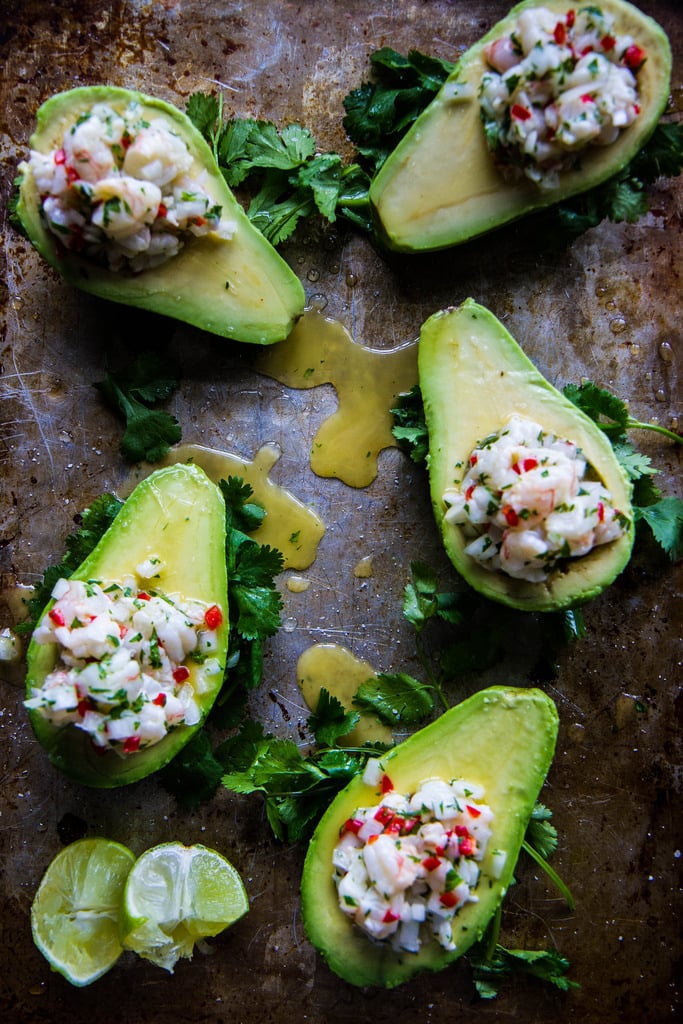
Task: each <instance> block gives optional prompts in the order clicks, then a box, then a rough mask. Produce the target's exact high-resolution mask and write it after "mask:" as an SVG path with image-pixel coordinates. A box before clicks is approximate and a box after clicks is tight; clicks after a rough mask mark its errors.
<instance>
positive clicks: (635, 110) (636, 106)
mask: <svg viewBox="0 0 683 1024" xmlns="http://www.w3.org/2000/svg"><path fill="white" fill-rule="evenodd" d="M633 113H634V114H639V113H640V104H639V103H634V104H633Z"/></svg>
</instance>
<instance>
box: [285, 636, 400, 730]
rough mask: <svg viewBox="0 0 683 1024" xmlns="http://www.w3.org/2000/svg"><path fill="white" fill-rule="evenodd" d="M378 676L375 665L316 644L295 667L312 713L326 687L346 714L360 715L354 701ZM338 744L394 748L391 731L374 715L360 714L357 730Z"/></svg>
mask: <svg viewBox="0 0 683 1024" xmlns="http://www.w3.org/2000/svg"><path fill="white" fill-rule="evenodd" d="M376 675H377V672H376V671H375V669H374V668H373V667H372V665H370V664H369V663H368V662H367V661H362V660H361V659H360V658H357V657H356V656H355V655H354V654H352V653H351V651H349V650H348V649H347V648H346V647H341V646H340V645H338V644H313V646H312V647H309V648H307V649H306V650H305V651H304V652H303V654H301V655H300V657H299V660H298V662H297V666H296V678H297V681H298V683H299V687H300V688H301V694H302V696H303V698H304V700H305V701H306V704H307V705H308V707H309V708H310V710H311V711H315V709H316V707H317V704H318V698H319V696H320V691H321V689H322V688H323V687H324V688H325V689H326V690H327V691H328V693H329V694H330V695H331V696H332V697H336V698H337V700H338V701H339V702H340V704H342V705H343V706H344V709H345V710H346V711H358V708H355V707H354V706H353V703H352V701H353V697H354V695H355V693H356V691H357V689H358V687H359V686H360V685H361V683H364V682H366V680H368V679H374V678H375V677H376ZM339 743H340V744H341V745H342V746H352V747H356V746H361V745H362V744H363V743H386V744H391V743H393V736H392V732H391V729H390V728H389V727H388V726H386V725H382V723H381V722H380V721H379V720H378V719H377V718H375V716H374V715H370V714H366V713H364V712H360V720H359V722H358V724H357V725H356V727H355V728H354V729H353V730H352V731H351V732H349V733H347V734H346V736H342V737H341V738H340V739H339Z"/></svg>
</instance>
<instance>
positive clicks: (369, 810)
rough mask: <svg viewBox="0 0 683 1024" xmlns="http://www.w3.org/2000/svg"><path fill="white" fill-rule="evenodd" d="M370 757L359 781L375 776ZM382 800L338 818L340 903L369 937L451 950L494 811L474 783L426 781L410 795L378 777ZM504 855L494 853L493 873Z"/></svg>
mask: <svg viewBox="0 0 683 1024" xmlns="http://www.w3.org/2000/svg"><path fill="white" fill-rule="evenodd" d="M378 765H379V762H378V761H376V760H374V759H373V760H371V761H369V762H368V766H367V768H366V773H365V775H366V778H367V777H369V776H371V775H372V776H373V777H374V775H376V774H377V766H378ZM379 781H380V788H381V792H382V799H381V801H380V803H379V804H377V805H375V806H372V807H359V808H357V809H356V810H355V811H354V812H353V814H352V815H351V817H350V818H349V819H348V820H347V821H346V822H344V824H343V825H342V827H341V830H340V838H339V842H338V843H337V845H336V847H335V849H334V852H333V858H332V859H333V868H334V873H333V877H334V881H335V885H336V887H337V894H338V898H339V907H340V909H341V911H342V912H343V913H344V914H346V915H347V916H348V917H350V918H351V920H352V921H353V923H354V924H355V925H357V926H358V927H359V928H360V929H361V930H362V931H363V932H364V933H365V934H366V935H367V936H368V938H371V939H375V940H379V941H384V940H387V941H389V942H390V943H391V945H392V947H393V948H394V949H396V950H398V951H406V952H410V953H417V952H418V951H419V949H420V948H421V946H422V944H423V943H424V942H425V941H434V940H435V941H436V942H438V943H439V945H440V946H442V947H443V948H444V949H448V950H451V949H454V948H455V942H454V939H453V922H454V919H455V917H456V915H457V914H458V912H459V910H460V909H461V908H462V907H464V906H465V905H466V904H467V903H472V902H476V901H477V894H476V889H477V885H478V883H479V878H480V873H481V862H482V860H483V858H484V856H485V854H486V852H487V844H488V841H489V839H490V836H491V828H490V825H491V822H492V821H493V816H494V815H493V811H492V810H491V808H490V807H489V806H488V805H487V804H486V803H484V797H485V793H484V790H483V789H482V787H481V786H479V785H476V784H474V783H471V782H466V781H464V780H462V779H456V780H452V781H450V782H446V781H445V780H443V779H437V778H430V779H425V780H424V781H422V782H421V783H420V784H419V785H418V786H417V788H416V789H415V791H414V792H412V793H401V792H399V791H397V790H396V789H394V786H393V783H392V782H391V780H390V779H389V777H388V776H387V775H385V774H382V775H381V777H380V780H379ZM504 864H505V853H504V852H503V851H494V853H493V856H492V858H491V865H492V867H491V869H490V870H491V871H492V872H493V875H494V877H498V876H499V875H500V872H501V871H502V869H503V866H504Z"/></svg>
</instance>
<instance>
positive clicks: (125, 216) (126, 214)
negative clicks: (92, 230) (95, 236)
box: [92, 175, 161, 238]
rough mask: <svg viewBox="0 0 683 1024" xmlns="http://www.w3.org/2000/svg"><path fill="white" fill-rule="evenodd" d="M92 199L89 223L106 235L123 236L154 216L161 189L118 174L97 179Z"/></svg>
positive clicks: (129, 233)
mask: <svg viewBox="0 0 683 1024" xmlns="http://www.w3.org/2000/svg"><path fill="white" fill-rule="evenodd" d="M93 201H94V202H95V203H97V204H99V205H97V206H96V208H95V211H94V212H93V215H92V222H93V224H96V225H97V227H99V228H101V229H102V231H103V232H104V233H105V235H107V237H109V238H125V237H126V236H128V235H133V234H135V232H136V231H138V230H139V229H140V227H141V226H142V225H143V224H151V223H153V221H154V220H155V219H156V216H157V213H158V212H159V203H160V202H161V189H159V188H158V187H157V186H156V185H153V184H152V183H151V182H147V181H138V180H137V178H130V177H127V176H126V177H124V176H121V175H119V176H118V177H110V178H103V179H102V180H101V181H98V182H97V183H96V184H95V185H94V186H93Z"/></svg>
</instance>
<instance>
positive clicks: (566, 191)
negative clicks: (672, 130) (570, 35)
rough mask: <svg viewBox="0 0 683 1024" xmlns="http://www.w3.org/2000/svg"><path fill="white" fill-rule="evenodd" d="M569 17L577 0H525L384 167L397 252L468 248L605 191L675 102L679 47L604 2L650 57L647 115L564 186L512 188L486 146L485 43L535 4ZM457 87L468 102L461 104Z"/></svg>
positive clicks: (383, 209)
mask: <svg viewBox="0 0 683 1024" xmlns="http://www.w3.org/2000/svg"><path fill="white" fill-rule="evenodd" d="M541 6H542V7H546V8H548V9H549V10H551V11H557V14H558V18H559V17H564V16H565V15H566V13H567V9H568V7H570V6H571V5H570V4H569V3H568V0H547V2H546V0H525V2H524V3H521V4H519V5H517V6H516V7H514V8H513V9H512V10H511V11H510V12H509V14H508V15H507V16H506V17H505V18H504V19H503V20H502V21H500V22H498V23H497V24H496V25H495V26H494V27H493V28H492V29H491V30H490V31H489V32H488V33H487V34H486V35H485V36H484V37H483V38H482V39H481V40H480V41H479V42H478V43H476V44H475V45H474V46H473V47H471V49H469V50H467V51H466V53H464V54H463V56H462V57H461V58H460V59H459V60H458V62H457V64H456V66H455V68H454V70H453V71H452V72H451V74H450V76H449V78H448V80H447V81H446V83H445V84H444V85H443V87H442V88H441V89H440V91H439V93H438V94H437V95H436V97H435V98H434V99H433V100H432V102H431V103H430V105H429V106H428V107H427V108H426V110H425V111H423V113H422V114H421V115H420V117H419V118H418V119H417V121H416V122H415V123H414V124H413V125H412V127H411V128H410V130H409V131H408V132H407V134H406V135H405V136H404V137H403V139H402V140H401V141H400V142H399V144H398V146H397V147H396V149H395V150H394V151H393V153H392V154H391V155H390V156H389V157H388V159H387V160H386V162H385V163H384V164H383V166H382V167H381V168H380V170H379V172H378V174H377V175H376V177H375V179H374V181H373V182H372V184H371V187H370V202H371V204H372V207H373V210H374V214H375V218H376V222H377V227H378V231H379V234H380V237H381V239H382V241H383V242H384V243H385V244H386V245H387V246H388V247H389V248H391V249H395V250H398V251H402V252H421V251H424V252H426V251H430V250H435V249H443V248H446V247H449V246H454V245H459V244H461V243H463V242H467V241H469V240H470V239H472V238H475V237H477V236H479V235H482V234H485V233H486V232H488V231H492V230H493V229H495V228H498V227H501V226H502V225H503V224H507V223H509V222H510V221H513V220H517V219H518V218H520V217H523V216H525V215H526V214H529V213H534V212H535V211H538V210H541V209H543V208H544V207H547V206H551V205H552V204H554V203H558V202H560V201H561V200H563V199H567V198H568V197H569V196H573V195H576V194H577V193H579V192H585V191H587V190H588V189H591V188H593V187H594V186H596V185H599V184H600V183H601V182H602V181H605V180H606V179H607V178H610V177H612V176H613V175H615V174H617V173H618V172H619V171H620V170H621V169H622V168H623V167H624V166H625V165H626V164H627V163H628V162H629V160H631V159H632V158H633V156H635V154H636V153H637V152H638V151H639V150H640V149H641V148H642V147H643V145H644V144H645V142H646V141H647V139H648V138H649V136H650V135H651V134H652V132H653V131H654V128H655V126H656V124H657V121H658V120H659V118H660V116H661V114H662V112H663V111H664V108H665V107H666V104H667V102H668V99H669V81H670V76H671V49H670V46H669V41H668V39H667V37H666V35H665V33H664V32H663V30H662V29H661V28H660V26H659V25H658V24H657V23H656V22H655V21H653V20H652V18H649V17H648V16H646V15H645V14H643V13H642V12H641V11H639V10H637V9H636V8H635V7H633V6H632V5H631V4H628V3H624V2H623V0H600V2H599V4H598V5H597V6H599V7H600V8H601V9H602V10H603V11H605V12H609V13H611V14H613V15H614V16H615V19H616V22H615V27H616V30H617V31H618V32H619V34H620V35H632V36H633V37H634V40H635V42H636V43H637V44H638V45H640V46H642V47H643V48H644V50H645V51H646V54H647V60H646V61H645V64H644V65H643V66H642V68H641V69H640V70H639V72H638V75H637V80H638V88H639V93H640V108H641V110H640V114H639V115H638V117H637V118H636V120H635V122H634V123H633V124H632V125H631V126H630V127H629V128H627V129H626V130H625V131H623V132H622V133H621V134H620V135H619V137H618V139H617V140H616V141H615V142H614V143H612V144H611V145H609V146H605V147H598V146H594V147H592V148H590V149H587V150H585V151H584V152H583V154H582V156H581V163H580V166H579V167H578V168H577V169H576V170H572V171H566V172H564V173H562V175H561V178H560V185H559V187H558V188H555V189H550V190H547V191H541V190H540V189H539V188H538V187H537V186H536V185H534V184H533V183H532V182H530V181H528V180H527V179H526V178H524V179H521V180H520V181H518V182H514V183H511V182H506V181H505V180H504V179H503V177H502V176H501V174H500V172H499V171H498V169H497V168H496V165H495V163H494V160H493V157H492V155H491V152H490V151H489V148H488V146H487V144H486V139H485V137H484V130H483V127H482V124H481V121H480V116H479V99H478V89H479V83H480V82H481V78H482V75H483V74H484V71H485V70H487V65H486V62H485V61H484V58H483V49H484V46H485V45H486V44H487V43H488V42H491V41H493V40H495V39H499V38H500V37H501V36H503V35H505V34H507V33H508V32H509V31H510V29H511V27H512V26H513V25H514V24H515V22H516V21H517V19H518V17H519V13H520V11H522V10H524V9H525V8H527V7H541ZM454 83H458V86H459V87H465V88H469V89H470V90H471V94H470V96H469V98H460V99H453V98H450V97H451V96H452V94H453V90H454Z"/></svg>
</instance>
